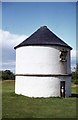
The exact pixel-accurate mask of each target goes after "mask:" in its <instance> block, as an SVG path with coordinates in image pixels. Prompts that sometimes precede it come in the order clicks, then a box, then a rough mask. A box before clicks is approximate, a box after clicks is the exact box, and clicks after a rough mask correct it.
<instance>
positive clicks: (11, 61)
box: [0, 2, 76, 72]
mask: <svg viewBox="0 0 78 120" xmlns="http://www.w3.org/2000/svg"><path fill="white" fill-rule="evenodd" d="M44 25H46V26H47V27H48V28H49V29H50V30H51V31H52V32H54V33H55V34H56V35H57V36H58V37H60V38H61V39H62V40H63V41H65V42H66V43H67V44H68V45H70V46H71V47H72V48H73V50H72V52H71V67H72V68H74V66H75V64H76V3H75V2H41V3H40V2H3V3H2V29H1V26H0V42H1V38H2V53H3V54H2V69H9V70H11V71H13V72H15V56H16V55H15V50H14V46H15V45H18V44H19V43H20V42H22V41H23V40H24V39H26V38H27V37H28V36H30V35H31V34H32V33H34V32H35V31H36V30H37V29H38V28H40V27H41V26H44ZM1 35H2V36H1ZM0 69H1V68H0Z"/></svg>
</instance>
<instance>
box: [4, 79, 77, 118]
mask: <svg viewBox="0 0 78 120" xmlns="http://www.w3.org/2000/svg"><path fill="white" fill-rule="evenodd" d="M2 87H3V95H2V99H3V104H2V107H3V109H2V116H3V118H76V99H78V98H77V97H78V94H77V93H76V88H77V90H78V86H77V87H76V85H73V84H72V97H68V98H52V97H50V98H29V97H25V96H22V95H16V94H15V93H14V81H13V80H12V81H3V83H2ZM76 95H77V97H76Z"/></svg>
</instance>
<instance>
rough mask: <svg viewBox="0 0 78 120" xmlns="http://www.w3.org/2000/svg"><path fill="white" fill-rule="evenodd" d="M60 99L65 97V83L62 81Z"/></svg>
mask: <svg viewBox="0 0 78 120" xmlns="http://www.w3.org/2000/svg"><path fill="white" fill-rule="evenodd" d="M60 97H65V81H60Z"/></svg>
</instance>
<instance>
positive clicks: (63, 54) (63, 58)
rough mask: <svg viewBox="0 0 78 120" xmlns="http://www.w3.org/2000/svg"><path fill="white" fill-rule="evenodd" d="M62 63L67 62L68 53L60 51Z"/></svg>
mask: <svg viewBox="0 0 78 120" xmlns="http://www.w3.org/2000/svg"><path fill="white" fill-rule="evenodd" d="M60 61H62V62H65V61H67V51H66V50H60Z"/></svg>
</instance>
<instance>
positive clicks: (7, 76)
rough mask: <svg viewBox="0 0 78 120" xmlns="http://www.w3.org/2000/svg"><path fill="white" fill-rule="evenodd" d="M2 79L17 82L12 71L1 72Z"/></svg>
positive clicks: (0, 77)
mask: <svg viewBox="0 0 78 120" xmlns="http://www.w3.org/2000/svg"><path fill="white" fill-rule="evenodd" d="M0 79H2V80H15V74H14V73H13V72H11V71H10V70H5V71H0Z"/></svg>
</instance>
